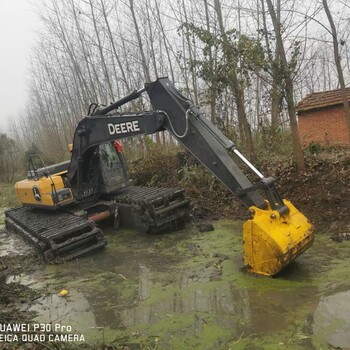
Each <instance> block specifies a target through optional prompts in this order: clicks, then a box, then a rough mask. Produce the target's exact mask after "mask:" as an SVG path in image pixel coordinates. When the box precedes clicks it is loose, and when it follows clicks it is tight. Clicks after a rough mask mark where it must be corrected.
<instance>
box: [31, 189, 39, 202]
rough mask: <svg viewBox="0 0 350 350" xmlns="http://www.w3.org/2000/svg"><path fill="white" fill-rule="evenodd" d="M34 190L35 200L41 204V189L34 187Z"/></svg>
mask: <svg viewBox="0 0 350 350" xmlns="http://www.w3.org/2000/svg"><path fill="white" fill-rule="evenodd" d="M32 190H33V194H34V198H35V200H36V201H38V202H41V195H40V192H39V188H38V187H36V186H34V187H33V188H32Z"/></svg>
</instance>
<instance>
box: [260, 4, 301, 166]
mask: <svg viewBox="0 0 350 350" xmlns="http://www.w3.org/2000/svg"><path fill="white" fill-rule="evenodd" d="M266 2H267V6H268V10H269V13H270V16H271V20H272V24H273V28H274V32H275V36H276V45H277V50H278V55H279V57H280V59H281V69H282V72H283V79H284V83H285V87H284V88H285V95H286V101H287V106H288V116H289V121H290V127H291V131H292V139H293V150H294V156H295V160H296V164H297V168H298V170H303V169H305V162H304V155H303V150H302V148H301V143H300V136H299V128H298V122H297V117H296V109H295V104H294V96H293V92H294V84H293V79H292V72H291V71H290V68H289V67H288V62H287V58H286V53H285V50H284V46H283V41H282V35H281V23H279V22H278V19H277V16H276V12H275V9H274V7H273V5H272V1H271V0H266Z"/></svg>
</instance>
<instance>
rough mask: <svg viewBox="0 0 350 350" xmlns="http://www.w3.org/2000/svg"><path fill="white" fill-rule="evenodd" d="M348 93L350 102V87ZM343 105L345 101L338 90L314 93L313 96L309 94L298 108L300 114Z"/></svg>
mask: <svg viewBox="0 0 350 350" xmlns="http://www.w3.org/2000/svg"><path fill="white" fill-rule="evenodd" d="M346 93H347V96H348V100H350V87H349V88H346ZM342 103H343V100H342V96H341V90H340V89H338V90H329V91H321V92H314V93H312V94H309V95H307V96H306V97H304V98H303V99H302V100H301V101H300V102H299V103H298V104H297V107H296V108H297V111H298V112H303V111H308V110H310V109H316V108H323V107H329V106H335V105H339V104H342Z"/></svg>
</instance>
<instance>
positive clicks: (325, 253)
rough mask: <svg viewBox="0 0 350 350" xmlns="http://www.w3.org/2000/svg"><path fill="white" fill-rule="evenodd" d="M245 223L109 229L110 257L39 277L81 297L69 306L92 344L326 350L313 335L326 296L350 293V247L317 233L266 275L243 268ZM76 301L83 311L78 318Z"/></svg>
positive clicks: (98, 256)
mask: <svg viewBox="0 0 350 350" xmlns="http://www.w3.org/2000/svg"><path fill="white" fill-rule="evenodd" d="M241 224H242V223H240V222H231V221H228V220H226V221H218V222H214V226H215V230H214V231H211V232H204V233H199V232H198V231H197V230H196V229H195V228H193V227H190V228H187V229H184V230H182V231H179V232H176V233H172V234H166V235H142V234H140V233H137V232H134V231H131V230H120V231H117V232H115V231H113V230H110V231H108V232H107V234H106V238H107V240H108V246H107V248H106V249H105V250H104V251H101V252H99V253H98V254H94V255H91V256H89V257H86V258H83V259H79V260H78V261H74V262H69V263H66V264H64V265H59V266H47V267H46V270H45V272H44V274H42V275H40V276H37V279H38V282H40V281H42V283H46V284H47V285H48V290H49V293H51V294H52V295H54V294H57V292H58V291H59V290H60V288H63V287H64V288H68V290H73V293H72V295H70V297H69V298H68V299H67V300H66V303H67V304H68V305H72V308H71V312H72V313H73V314H74V317H73V318H74V319H77V320H79V317H84V318H85V321H86V319H88V320H90V321H89V322H90V323H89V322H85V323H83V324H85V326H84V327H85V328H84V327H80V328H79V331H80V332H82V333H84V334H85V333H89V337H88V341H89V342H90V343H93V344H95V343H96V344H101V343H103V344H104V343H106V344H109V343H113V344H115V342H122V341H128V340H130V341H131V342H133V343H134V342H135V343H138V344H141V343H142V342H147V340H148V339H153V340H152V341H154V339H156V341H154V346H156V347H155V348H158V347H159V348H161V349H163V348H167V349H183V348H186V349H191V348H193V349H230V348H232V349H282V348H283V349H304V348H306V349H308V348H310V349H312V348H314V346H316V348H322V347H323V346H325V339H326V338H321V337H320V336H319V332H316V331H313V329H312V324H313V314H314V312H315V310H316V309H317V307H318V305H319V303H320V298H322V297H323V296H327V295H332V294H334V293H336V292H339V291H346V290H348V289H350V285H349V283H350V282H348V279H347V276H348V266H349V264H348V263H349V257H348V250H349V247H350V242H344V243H335V242H332V241H331V240H330V239H329V238H328V237H327V236H325V235H317V236H316V240H315V244H314V246H313V247H312V248H311V249H309V250H308V251H307V252H306V253H304V254H303V255H302V256H300V257H299V258H298V259H297V261H295V262H293V263H292V264H290V266H288V268H286V269H285V270H284V271H283V272H282V273H281V274H280V275H279V276H277V277H275V278H271V277H261V276H255V275H251V274H247V273H245V272H243V271H242V267H243V262H242V256H243V244H242V234H241V231H242V227H241ZM78 297H79V298H80V299H81V300H85V302H86V304H85V305H87V306H86V308H85V313H84V312H83V311H82V310H81V309H79V308H78V309H77V311H74V307H73V306H74V305H75V304H77V303H78V301H77V298H78ZM78 304H79V303H78ZM56 306H57V305H56ZM56 306H55V305H51V306H50V305H47V304H46V305H45V303H44V304H43V305H41V307H42V308H44V307H46V308H49V309H50V307H51V308H55V307H56ZM38 309H39V314H40V306H38V308H37V310H38ZM41 317H42V318H43V317H44V316H43V314H42V315H41ZM39 319H40V315H39ZM76 323H77V324H78V322H76ZM87 324H90V326H87ZM332 325H333V324H332ZM335 325H336V326H335V327H337V323H335ZM89 327H90V328H89ZM328 331H329V332H333V331H334V329H333V327H329V329H328ZM314 333H315V334H314ZM123 339H124V340H123Z"/></svg>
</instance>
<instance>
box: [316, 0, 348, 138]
mask: <svg viewBox="0 0 350 350" xmlns="http://www.w3.org/2000/svg"><path fill="white" fill-rule="evenodd" d="M322 3H323V7H324V10H325V12H326V15H327V18H328V21H329V25H330V27H331V31H332V40H333V49H334V61H335V64H336V67H337V73H338V79H339V85H340V89H341V94H342V99H343V105H344V112H345V120H346V125H347V129H348V135H349V140H350V107H349V101H348V95H347V92H346V87H345V80H344V75H343V68H342V66H341V56H340V52H339V44H338V34H337V29H336V27H335V24H334V21H333V17H332V14H331V12H330V10H329V7H328V4H327V0H322Z"/></svg>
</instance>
